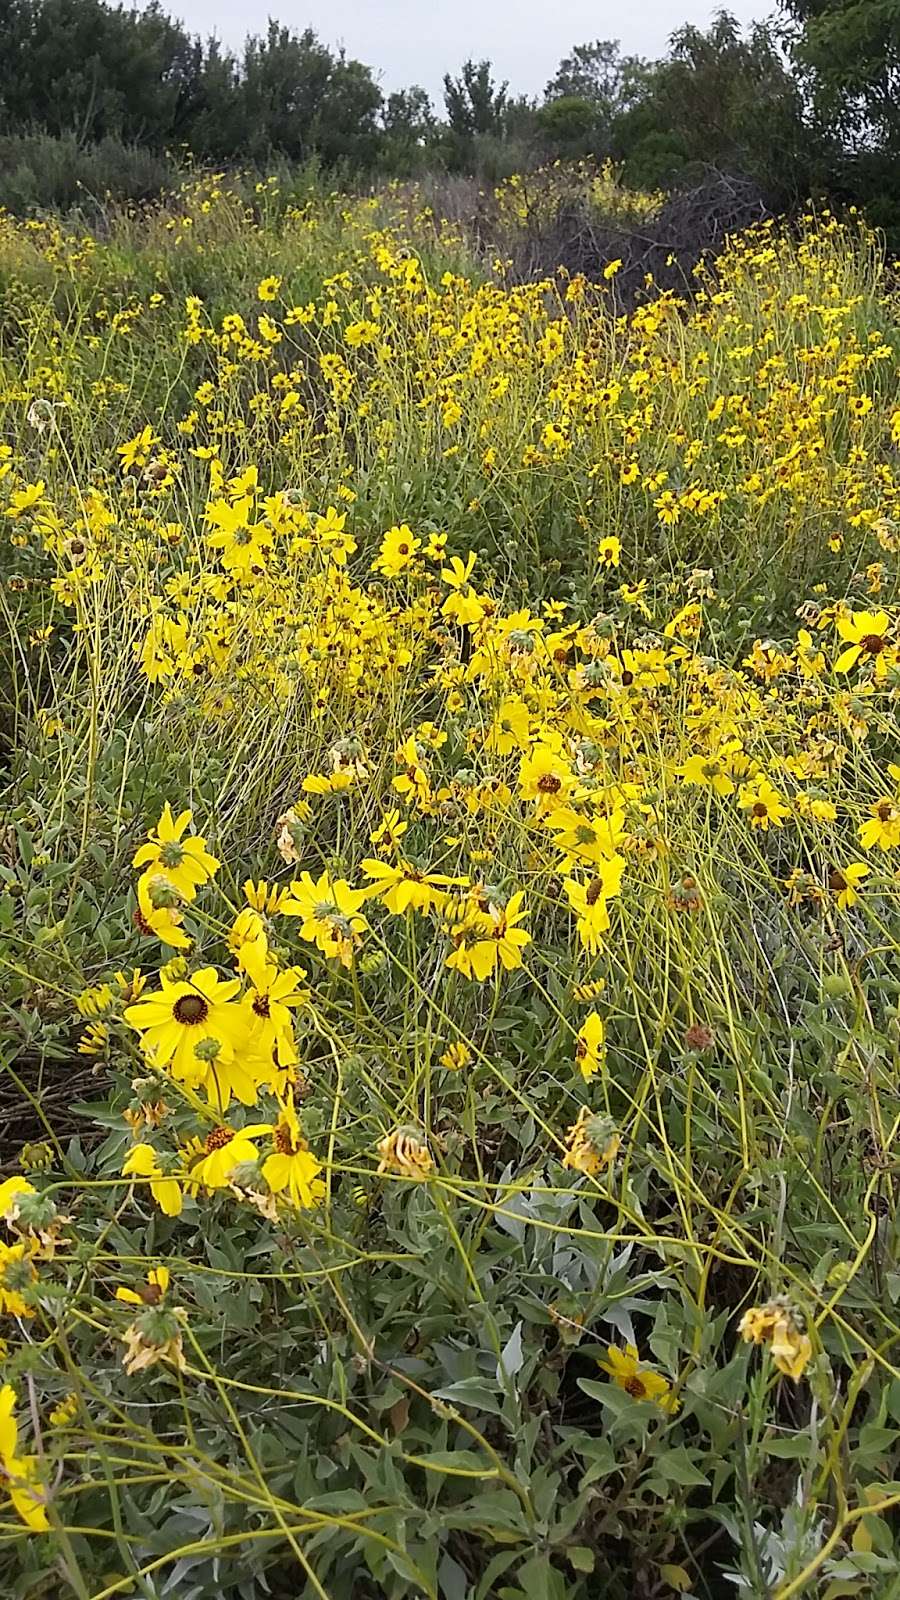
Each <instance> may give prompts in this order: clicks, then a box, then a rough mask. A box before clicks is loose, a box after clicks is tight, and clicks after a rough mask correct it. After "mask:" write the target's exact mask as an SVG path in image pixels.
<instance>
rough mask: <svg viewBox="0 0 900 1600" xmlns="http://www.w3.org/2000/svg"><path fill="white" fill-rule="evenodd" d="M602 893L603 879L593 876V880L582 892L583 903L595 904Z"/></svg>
mask: <svg viewBox="0 0 900 1600" xmlns="http://www.w3.org/2000/svg"><path fill="white" fill-rule="evenodd" d="M602 893H603V879H602V878H594V879H593V881H592V882H591V883H589V884H588V886H587V888H586V890H585V892H584V903H585V905H588V906H595V905H596V904H597V901H598V900H599V899H600V896H601V894H602Z"/></svg>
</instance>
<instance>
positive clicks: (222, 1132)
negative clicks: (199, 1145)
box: [206, 1128, 234, 1153]
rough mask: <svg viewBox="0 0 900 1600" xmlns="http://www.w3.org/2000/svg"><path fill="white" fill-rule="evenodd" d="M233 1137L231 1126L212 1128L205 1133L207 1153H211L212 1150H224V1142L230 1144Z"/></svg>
mask: <svg viewBox="0 0 900 1600" xmlns="http://www.w3.org/2000/svg"><path fill="white" fill-rule="evenodd" d="M233 1138H234V1129H233V1128H213V1129H212V1131H211V1132H210V1133H208V1134H207V1135H206V1150H207V1153H211V1152H212V1151H213V1150H224V1148H225V1146H226V1144H230V1143H231V1141H232V1139H233Z"/></svg>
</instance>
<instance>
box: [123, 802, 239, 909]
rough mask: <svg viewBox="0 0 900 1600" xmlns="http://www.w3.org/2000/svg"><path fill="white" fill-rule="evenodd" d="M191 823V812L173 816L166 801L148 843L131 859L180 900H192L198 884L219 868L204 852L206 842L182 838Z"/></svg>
mask: <svg viewBox="0 0 900 1600" xmlns="http://www.w3.org/2000/svg"><path fill="white" fill-rule="evenodd" d="M190 822H191V813H190V811H182V812H181V813H180V815H179V816H178V817H173V816H172V808H171V806H170V805H169V802H168V800H167V801H166V803H165V805H164V806H163V811H162V816H161V817H160V819H159V822H158V823H157V825H156V827H155V828H152V829H151V830H150V833H149V834H148V840H149V843H147V844H142V845H141V846H140V848H139V849H138V850H137V851H136V852H135V855H134V860H133V865H134V866H136V867H143V868H144V869H145V870H146V872H148V873H151V874H152V875H153V877H161V878H164V879H165V880H166V882H167V883H170V884H171V885H172V888H173V889H175V890H176V891H177V893H178V894H179V895H180V896H181V898H182V899H183V900H193V898H194V896H195V895H196V893H197V890H198V888H199V887H200V885H201V884H203V883H207V882H208V881H209V879H210V878H212V877H214V876H215V874H216V872H217V871H218V870H219V865H220V863H219V862H218V861H217V860H216V858H215V856H211V855H210V854H209V852H208V851H207V849H206V840H205V839H203V838H201V837H200V836H199V835H198V834H191V835H188V836H187V837H185V834H186V832H187V829H188V827H189V826H190Z"/></svg>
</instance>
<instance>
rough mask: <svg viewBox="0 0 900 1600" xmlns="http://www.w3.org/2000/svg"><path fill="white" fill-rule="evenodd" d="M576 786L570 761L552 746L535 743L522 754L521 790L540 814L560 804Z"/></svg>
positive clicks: (520, 769) (520, 766)
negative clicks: (525, 753) (526, 752)
mask: <svg viewBox="0 0 900 1600" xmlns="http://www.w3.org/2000/svg"><path fill="white" fill-rule="evenodd" d="M573 787H574V779H573V777H572V768H571V763H570V762H568V761H567V760H566V759H565V757H564V756H562V755H561V754H560V753H559V751H558V750H556V749H555V748H554V747H553V745H551V744H547V743H544V742H542V743H540V744H536V745H534V747H533V748H532V749H531V750H529V751H528V754H527V755H524V756H523V757H522V760H521V762H520V764H519V789H520V791H521V794H522V798H523V799H524V800H534V802H535V810H536V811H537V813H538V815H539V816H540V815H543V814H544V813H546V812H547V811H551V810H553V809H554V807H556V806H558V805H559V803H560V801H561V800H564V799H565V798H566V796H567V794H568V793H569V792H570V791H571V789H572V788H573Z"/></svg>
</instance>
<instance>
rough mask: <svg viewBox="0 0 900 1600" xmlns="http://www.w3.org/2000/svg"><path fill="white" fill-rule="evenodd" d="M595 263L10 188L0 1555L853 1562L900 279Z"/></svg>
mask: <svg viewBox="0 0 900 1600" xmlns="http://www.w3.org/2000/svg"><path fill="white" fill-rule="evenodd" d="M603 182H604V183H607V184H608V185H611V184H614V175H612V174H607V175H606V176H605V177H604V178H603ZM522 194H523V191H522V188H521V186H517V185H516V184H511V185H509V186H508V187H507V188H506V189H505V190H504V191H503V194H502V195H501V196H500V197H498V204H501V203H502V205H503V206H504V207H505V208H506V210H505V212H504V215H505V216H506V219H507V222H508V223H509V225H510V226H512V227H514V226H516V225H518V224H517V217H518V212H519V208H520V206H521V205H522V204H525V201H524V200H523V199H522ZM621 203H622V207H623V208H625V209H628V207H629V206H630V210H631V213H632V214H635V215H642V214H646V213H647V212H648V211H650V210H652V207H653V204H654V197H635V198H634V199H633V201H632V202H628V203H627V204H626V199H625V198H623V199H622V202H621ZM527 220H528V219H527V216H526V217H525V219H524V221H525V222H527ZM616 271H617V264H616V263H615V262H610V263H608V264H607V268H606V270H605V271H603V272H602V273H600V274H599V275H598V282H597V283H596V284H594V283H588V282H587V281H585V280H583V279H580V278H570V277H567V276H566V275H565V274H564V273H559V274H557V275H556V276H555V277H553V278H552V279H550V280H547V281H546V282H542V283H530V284H517V283H514V282H512V281H510V280H509V279H508V277H507V268H506V266H505V264H504V262H503V261H497V262H496V263H494V264H493V267H492V266H491V264H490V263H485V262H484V261H477V260H476V259H475V258H474V257H473V255H472V254H471V252H470V250H469V246H468V245H467V242H466V239H465V236H464V233H463V232H462V231H461V230H460V229H459V228H454V227H451V226H450V225H449V224H445V223H441V222H440V221H438V220H437V219H436V218H435V216H434V214H433V212H432V210H431V209H430V208H429V207H427V206H425V205H424V204H418V203H417V200H416V196H415V195H414V194H411V192H410V191H409V190H408V189H403V190H401V189H399V188H398V189H396V190H394V191H389V192H387V193H386V194H383V195H379V196H377V197H373V198H369V199H363V200H353V199H349V198H347V197H337V196H329V195H316V194H312V195H311V196H310V198H309V199H308V200H307V201H306V202H305V203H303V204H302V205H297V204H291V203H289V202H288V201H286V200H284V199H283V197H279V193H278V185H277V183H274V182H273V183H272V184H263V185H261V186H259V191H258V193H257V194H256V195H255V196H254V197H253V198H252V200H251V201H249V202H248V200H247V198H246V197H242V195H241V193H239V192H237V191H235V190H233V189H231V188H229V187H228V185H227V184H226V183H225V182H224V180H218V179H210V180H202V181H198V182H197V183H194V184H192V185H190V186H189V187H187V188H186V189H185V190H184V192H183V193H182V194H181V195H180V196H179V197H178V200H177V203H174V204H173V205H172V206H171V207H169V208H168V209H161V210H159V211H157V212H154V213H152V214H148V215H146V216H143V217H134V216H122V217H119V218H116V217H115V216H111V217H110V219H109V225H108V229H107V231H106V232H105V233H104V236H103V237H102V238H99V237H98V238H94V237H90V236H84V235H80V234H78V233H77V232H76V231H74V230H72V229H70V228H68V227H64V226H62V225H61V224H57V223H53V222H48V221H42V222H33V223H19V222H14V221H13V220H12V219H10V218H3V219H0V294H2V306H0V316H2V330H3V332H2V343H0V521H2V530H3V555H2V570H3V575H4V579H3V587H2V590H0V596H2V607H3V616H4V622H5V635H6V642H5V643H4V646H3V653H2V657H0V663H2V673H3V678H2V693H3V709H2V729H3V738H4V746H3V748H4V759H5V760H6V762H7V775H8V786H7V789H6V793H5V801H4V821H3V828H2V836H0V964H2V971H3V974H4V995H5V997H4V1015H5V1019H6V1021H5V1028H4V1038H3V1041H2V1045H0V1060H2V1062H3V1066H4V1077H3V1094H4V1102H3V1105H4V1116H5V1132H4V1138H3V1145H2V1157H3V1162H4V1169H3V1172H4V1181H3V1182H2V1184H0V1218H2V1236H0V1316H2V1327H0V1333H2V1336H3V1339H4V1344H3V1347H2V1351H3V1353H2V1373H0V1377H2V1394H0V1401H2V1408H0V1409H2V1412H3V1417H4V1418H5V1421H2V1426H0V1486H2V1488H3V1490H4V1492H5V1502H4V1503H5V1510H4V1511H3V1512H2V1514H0V1522H2V1527H0V1534H2V1539H0V1570H2V1572H3V1573H4V1575H5V1581H4V1592H8V1593H10V1594H11V1595H12V1594H15V1595H23V1596H24V1595H26V1594H28V1595H31V1594H39V1593H41V1594H42V1593H53V1594H60V1595H62V1594H70V1593H71V1594H73V1595H76V1596H78V1597H79V1600H86V1597H90V1600H111V1597H112V1596H114V1595H119V1594H122V1595H124V1594H138V1593H140V1594H144V1595H148V1596H150V1595H156V1594H162V1593H163V1592H166V1593H168V1592H169V1588H170V1587H171V1585H172V1584H173V1583H174V1584H175V1586H176V1587H178V1585H184V1584H187V1585H188V1588H189V1590H190V1593H191V1595H196V1596H206V1595H210V1596H212V1595H216V1596H219V1595H223V1594H235V1595H237V1594H239V1593H240V1594H247V1595H249V1594H251V1593H252V1594H254V1595H255V1594H257V1593H258V1594H263V1593H274V1594H281V1593H285V1594H287V1593H292V1594H293V1593H299V1592H303V1593H308V1594H311V1595H313V1594H315V1595H327V1596H334V1597H341V1596H354V1597H356V1596H369V1595H372V1596H376V1595H385V1596H388V1597H391V1600H393V1597H401V1596H412V1595H416V1596H419V1595H428V1596H431V1597H437V1596H451V1597H457V1596H459V1597H463V1596H465V1597H475V1596H477V1597H487V1596H489V1595H493V1594H495V1593H496V1594H499V1595H504V1596H513V1597H519V1596H521V1595H522V1594H526V1593H527V1594H534V1595H538V1594H541V1595H549V1596H552V1597H562V1600H569V1597H571V1600H578V1597H589V1596H593V1595H595V1594H598V1593H600V1592H602V1593H603V1594H608V1595H610V1596H611V1597H622V1600H624V1597H626V1596H632V1595H634V1594H636V1593H638V1592H641V1593H644V1592H647V1593H648V1594H649V1593H653V1594H659V1595H664V1594H668V1593H679V1592H680V1593H682V1594H694V1595H698V1596H699V1595H706V1594H709V1593H712V1592H718V1588H719V1587H721V1584H722V1583H723V1582H724V1581H726V1579H727V1580H728V1581H729V1582H732V1583H737V1584H739V1585H740V1586H741V1589H742V1592H746V1593H748V1594H754V1595H759V1596H763V1595H766V1596H777V1597H778V1600H788V1597H789V1596H794V1595H813V1594H820V1593H821V1594H824V1593H826V1592H827V1593H828V1594H833V1595H836V1594H838V1593H841V1594H844V1593H857V1592H858V1593H860V1594H862V1593H868V1592H872V1593H874V1592H880V1591H879V1590H878V1585H879V1583H881V1582H882V1581H883V1582H884V1583H887V1582H888V1581H889V1578H890V1574H891V1572H892V1571H893V1555H892V1548H893V1533H892V1517H893V1516H894V1514H895V1510H896V1508H897V1506H898V1503H900V1497H898V1494H897V1491H896V1487H895V1480H896V1479H897V1477H898V1476H900V1469H898V1439H900V1399H898V1396H900V1367H898V1364H897V1362H898V1342H900V1325H898V1321H897V1312H896V1301H897V1286H898V1283H900V1267H898V1259H897V1233H896V1227H895V1222H894V1216H895V1210H896V1205H895V1179H896V1174H895V1167H896V1161H897V1137H898V1129H900V1114H898V1110H897V1072H898V1037H900V1035H898V994H900V980H898V977H897V962H896V955H897V948H898V931H900V921H898V903H897V863H898V854H897V852H898V850H900V765H898V763H897V748H896V710H897V704H896V703H897V695H898V689H900V629H898V619H900V593H898V552H900V510H898V495H900V477H898V471H897V451H898V448H900V407H898V402H897V400H896V378H897V365H898V336H897V334H896V332H895V330H894V323H893V306H892V302H891V298H890V292H889V287H888V284H887V282H886V280H885V278H884V269H883V265H882V262H881V259H880V256H879V252H878V246H877V241H876V240H875V239H874V238H873V237H872V236H871V235H870V234H869V233H868V232H867V230H866V229H865V227H864V226H863V225H862V224H861V222H860V221H859V220H858V219H856V218H852V217H851V218H849V219H846V220H844V221H841V220H839V219H837V218H836V217H834V216H832V215H829V214H827V213H826V214H824V215H821V216H813V215H810V216H808V217H807V218H806V219H805V220H804V221H803V223H802V225H800V226H799V227H797V228H793V229H790V230H789V229H787V228H782V227H780V226H779V225H777V224H775V223H767V224H764V225H761V226H760V227H759V228H757V229H755V230H753V231H751V232H750V233H748V234H746V235H744V236H742V237H739V238H736V239H734V240H732V241H730V243H729V244H728V245H727V247H726V249H725V250H724V251H723V253H722V254H721V255H720V257H719V258H718V260H716V261H709V262H707V263H705V264H704V265H702V266H701V267H700V268H698V269H697V272H696V274H695V279H694V284H693V289H692V293H691V295H690V297H688V296H685V297H683V298H677V297H676V296H674V295H672V294H670V293H662V294H658V293H656V292H655V291H654V289H653V286H652V284H651V285H649V286H648V290H647V294H646V297H645V298H644V299H643V300H642V302H641V303H640V304H639V305H638V306H637V308H636V309H635V310H633V311H632V312H630V313H628V314H623V313H621V312H620V311H618V310H617V308H616V300H615V295H614V288H615V276H616ZM829 1585H831V1587H829ZM870 1586H871V1587H870ZM173 1592H174V1591H173ZM179 1592H180V1591H179ZM185 1593H187V1589H186V1590H185Z"/></svg>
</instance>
